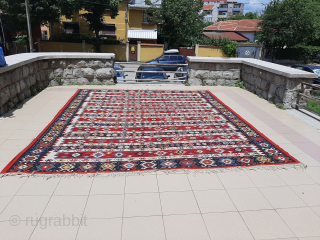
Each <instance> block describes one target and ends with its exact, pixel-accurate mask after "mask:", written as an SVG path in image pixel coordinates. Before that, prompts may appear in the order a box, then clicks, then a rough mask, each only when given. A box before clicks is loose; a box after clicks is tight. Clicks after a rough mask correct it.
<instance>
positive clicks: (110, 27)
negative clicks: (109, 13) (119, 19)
mask: <svg viewBox="0 0 320 240" xmlns="http://www.w3.org/2000/svg"><path fill="white" fill-rule="evenodd" d="M115 34H116V25H115V24H103V27H102V30H101V35H115Z"/></svg>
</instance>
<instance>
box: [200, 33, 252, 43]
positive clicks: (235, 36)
mask: <svg viewBox="0 0 320 240" xmlns="http://www.w3.org/2000/svg"><path fill="white" fill-rule="evenodd" d="M203 35H205V36H206V37H209V38H216V39H219V37H221V38H229V39H230V40H232V41H237V42H247V41H249V39H247V38H245V37H243V36H241V35H239V34H237V33H235V32H204V33H203Z"/></svg>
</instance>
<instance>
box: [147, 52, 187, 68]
mask: <svg viewBox="0 0 320 240" xmlns="http://www.w3.org/2000/svg"><path fill="white" fill-rule="evenodd" d="M148 63H164V64H185V63H187V60H186V58H185V57H184V56H183V55H180V54H165V55H162V56H160V57H158V58H156V59H154V60H151V61H150V62H148ZM158 67H161V68H162V69H163V70H164V71H176V70H177V68H178V67H179V66H170V65H158Z"/></svg>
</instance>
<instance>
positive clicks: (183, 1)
mask: <svg viewBox="0 0 320 240" xmlns="http://www.w3.org/2000/svg"><path fill="white" fill-rule="evenodd" d="M146 3H147V4H148V5H150V6H151V7H150V8H149V9H147V13H148V19H149V21H151V23H153V24H162V27H163V28H162V30H163V33H164V34H165V35H166V36H167V37H168V38H169V39H170V45H171V46H181V47H182V46H194V45H195V44H196V43H197V42H198V40H199V39H200V38H201V37H202V32H203V27H204V24H203V22H202V20H203V16H204V14H200V11H201V9H202V7H203V1H202V0H162V2H161V7H159V6H157V5H155V4H152V3H151V1H146Z"/></svg>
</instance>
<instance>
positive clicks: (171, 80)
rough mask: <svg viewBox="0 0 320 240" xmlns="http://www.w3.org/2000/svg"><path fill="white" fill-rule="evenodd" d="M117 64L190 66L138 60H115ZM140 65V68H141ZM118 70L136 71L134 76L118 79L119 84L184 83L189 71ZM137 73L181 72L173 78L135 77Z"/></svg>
mask: <svg viewBox="0 0 320 240" xmlns="http://www.w3.org/2000/svg"><path fill="white" fill-rule="evenodd" d="M115 64H116V65H120V66H121V65H139V67H140V66H146V65H150V66H158V67H161V66H177V67H179V66H182V67H186V66H188V64H164V63H136V62H115ZM139 67H138V68H139ZM182 69H183V68H182ZM115 71H116V72H123V73H135V74H134V75H135V76H134V78H125V79H121V80H120V81H121V82H120V81H118V84H145V83H148V84H159V83H161V84H183V83H185V82H186V81H187V79H188V72H187V71H183V70H182V71H143V70H141V71H138V70H136V71H133V70H125V69H122V70H115ZM136 73H164V74H166V75H167V74H168V73H170V74H181V75H180V76H181V77H179V76H177V77H173V78H167V79H153V78H143V79H142V78H135V77H136Z"/></svg>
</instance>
